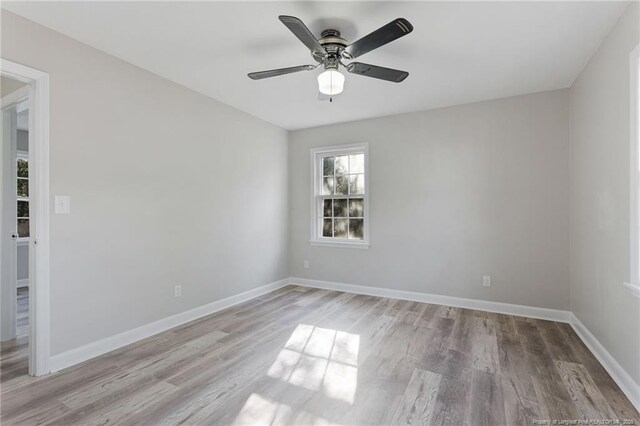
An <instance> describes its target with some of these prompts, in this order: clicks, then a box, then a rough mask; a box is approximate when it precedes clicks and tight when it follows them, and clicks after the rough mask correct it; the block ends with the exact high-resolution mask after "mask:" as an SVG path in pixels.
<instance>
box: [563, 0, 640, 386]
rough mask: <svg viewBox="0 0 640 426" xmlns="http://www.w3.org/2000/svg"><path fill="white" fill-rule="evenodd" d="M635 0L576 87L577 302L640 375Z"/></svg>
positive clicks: (579, 311) (580, 313) (594, 329)
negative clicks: (633, 117)
mask: <svg viewBox="0 0 640 426" xmlns="http://www.w3.org/2000/svg"><path fill="white" fill-rule="evenodd" d="M638 13H639V12H638V3H637V2H636V3H632V5H631V6H630V7H629V8H628V9H627V11H626V12H625V14H624V15H623V16H622V17H621V18H620V21H619V22H618V24H617V26H616V27H615V28H614V30H613V31H612V32H611V34H610V35H609V36H608V38H607V39H606V40H605V42H604V43H603V44H602V46H601V47H600V48H599V49H598V51H597V52H596V54H595V55H594V56H593V57H592V58H591V60H590V61H589V63H588V65H587V66H586V68H585V69H584V71H583V72H582V74H581V75H580V76H579V78H578V79H577V80H576V82H575V83H574V85H573V86H572V88H571V92H570V97H571V108H570V109H571V309H572V310H573V312H574V313H575V314H576V315H577V317H578V318H579V319H580V321H582V323H584V325H585V326H586V327H587V328H588V329H589V330H590V331H591V333H593V334H594V335H595V337H596V338H597V339H598V340H599V341H600V343H602V344H603V345H604V346H605V348H606V349H607V350H608V351H609V352H610V353H611V355H613V357H614V358H615V359H616V360H617V361H618V362H619V363H620V364H621V365H622V366H623V367H624V368H625V369H626V371H627V372H628V373H629V374H630V375H631V376H632V377H633V378H634V379H635V380H636V382H637V383H640V357H639V356H638V354H639V353H640V300H639V299H638V298H637V297H635V296H633V295H632V294H631V292H630V291H629V290H628V289H626V288H624V287H623V286H622V283H623V282H624V281H629V279H630V276H629V275H630V264H629V259H630V258H629V235H630V228H629V208H630V201H629V193H630V188H629V173H630V170H629V164H630V135H629V129H630V124H629V115H630V112H629V102H630V100H629V93H630V88H629V53H631V51H632V50H633V49H634V48H635V47H636V46H637V44H638V41H639V40H640V37H639V34H638V33H639V30H638V22H639V16H638Z"/></svg>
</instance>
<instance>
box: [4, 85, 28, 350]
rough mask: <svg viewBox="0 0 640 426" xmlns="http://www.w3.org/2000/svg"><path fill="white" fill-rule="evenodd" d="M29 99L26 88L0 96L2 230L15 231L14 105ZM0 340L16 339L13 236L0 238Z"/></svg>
mask: <svg viewBox="0 0 640 426" xmlns="http://www.w3.org/2000/svg"><path fill="white" fill-rule="evenodd" d="M28 99H29V87H28V86H24V87H23V88H21V89H19V90H16V91H15V92H13V93H11V94H9V95H7V96H5V97H4V98H2V120H3V121H2V145H3V146H2V154H1V155H0V157H2V168H3V171H2V179H3V181H2V189H1V190H0V192H2V203H3V205H2V212H1V213H0V215H1V216H2V232H5V233H6V235H8V234H17V232H18V231H17V229H16V228H17V227H16V224H17V218H16V207H17V199H16V191H15V181H16V179H17V177H16V158H17V132H18V129H17V127H18V126H17V119H18V106H19V105H20V104H22V105H24V104H26V103H27V102H28ZM1 241H2V244H1V245H2V247H1V248H0V251H1V253H2V262H8V264H6V263H3V264H2V266H3V267H2V280H3V282H2V291H1V293H2V305H1V307H0V309H1V310H2V332H1V338H2V341H6V340H11V339H15V338H16V322H17V318H16V315H17V308H16V305H17V300H16V299H17V297H16V296H15V295H17V292H16V291H17V287H18V277H17V270H16V269H17V264H16V261H17V250H18V243H17V238H14V235H11V238H4V237H3V238H2V240H1Z"/></svg>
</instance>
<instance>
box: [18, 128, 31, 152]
mask: <svg viewBox="0 0 640 426" xmlns="http://www.w3.org/2000/svg"><path fill="white" fill-rule="evenodd" d="M16 145H17V146H16V148H17V149H18V151H29V132H28V131H27V130H18V138H17V141H16Z"/></svg>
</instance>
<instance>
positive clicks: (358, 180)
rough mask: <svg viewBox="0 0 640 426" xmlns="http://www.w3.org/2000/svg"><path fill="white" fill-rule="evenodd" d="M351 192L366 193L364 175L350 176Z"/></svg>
mask: <svg viewBox="0 0 640 426" xmlns="http://www.w3.org/2000/svg"><path fill="white" fill-rule="evenodd" d="M349 193H350V194H364V175H350V176H349Z"/></svg>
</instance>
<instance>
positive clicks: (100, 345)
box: [50, 278, 290, 372]
mask: <svg viewBox="0 0 640 426" xmlns="http://www.w3.org/2000/svg"><path fill="white" fill-rule="evenodd" d="M289 281H290V280H289V279H286V278H285V279H283V280H280V281H276V282H273V283H270V284H266V285H263V286H261V287H257V288H254V289H252V290H249V291H245V292H244V293H240V294H236V295H233V296H229V297H227V298H225V299H221V300H217V301H215V302H212V303H209V304H206V305H203V306H199V307H197V308H194V309H191V310H188V311H185V312H180V313H179V314H175V315H172V316H170V317H167V318H163V319H161V320H158V321H154V322H152V323H150V324H146V325H143V326H141V327H137V328H134V329H132V330H128V331H125V332H123V333H120V334H116V335H114V336H110V337H107V338H104V339H101V340H98V341H96V342H92V343H89V344H88V345H85V346H81V347H79V348H74V349H71V350H68V351H66V352H62V353H60V354H57V355H54V356H52V357H51V359H50V368H51V372H55V371H59V370H62V369H64V368H67V367H71V366H72V365H75V364H79V363H81V362H83V361H86V360H89V359H91V358H94V357H97V356H100V355H102V354H105V353H107V352H111V351H113V350H115V349H119V348H121V347H123V346H126V345H129V344H131V343H134V342H137V341H138V340H142V339H145V338H147V337H150V336H153V335H154V334H158V333H162V332H163V331H167V330H169V329H171V328H174V327H177V326H179V325H182V324H184V323H187V322H189V321H193V320H196V319H198V318H201V317H204V316H207V315H210V314H212V313H214V312H218V311H221V310H223V309H227V308H230V307H231V306H234V305H237V304H239V303H242V302H246V301H247V300H250V299H253V298H255V297H258V296H261V295H263V294H265V293H269V292H271V291H274V290H277V289H279V288H282V287H284V286H286V285H288V284H289Z"/></svg>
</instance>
